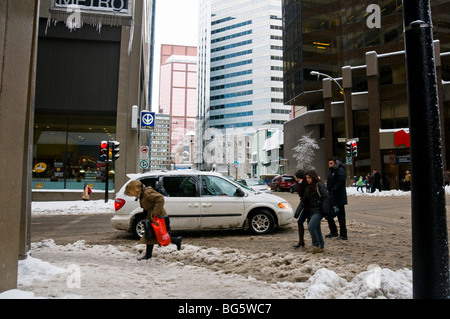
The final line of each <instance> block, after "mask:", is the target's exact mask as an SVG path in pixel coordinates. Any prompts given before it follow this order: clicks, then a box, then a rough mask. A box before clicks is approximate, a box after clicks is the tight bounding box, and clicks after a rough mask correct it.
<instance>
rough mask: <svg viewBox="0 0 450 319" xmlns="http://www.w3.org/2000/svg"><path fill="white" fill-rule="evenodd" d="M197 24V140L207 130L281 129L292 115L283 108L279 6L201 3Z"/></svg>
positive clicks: (269, 0)
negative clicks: (198, 31) (198, 129)
mask: <svg viewBox="0 0 450 319" xmlns="http://www.w3.org/2000/svg"><path fill="white" fill-rule="evenodd" d="M199 18H200V28H199V30H200V34H199V52H198V57H199V58H198V63H199V75H198V77H199V83H198V90H199V94H198V99H199V101H198V108H199V110H198V121H199V123H200V125H198V127H202V128H203V132H202V131H200V132H199V131H198V132H197V134H196V135H197V137H200V138H201V137H203V136H204V130H205V129H208V128H214V129H219V130H223V131H224V130H227V129H235V130H236V129H241V130H247V129H250V130H252V131H253V132H254V131H255V129H256V128H261V127H269V128H275V127H278V128H281V127H282V124H283V123H285V122H286V121H288V120H289V118H290V112H291V108H290V107H289V106H285V105H284V104H283V61H282V60H283V44H282V15H281V1H279V0H261V1H249V0H243V1H242V0H240V1H238V0H231V1H219V0H212V1H201V2H200V14H199ZM197 141H198V139H197ZM199 145H201V144H199V143H196V147H199ZM200 147H201V146H200ZM198 152H201V150H200V149H198ZM198 152H197V153H198Z"/></svg>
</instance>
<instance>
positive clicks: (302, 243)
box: [294, 227, 305, 248]
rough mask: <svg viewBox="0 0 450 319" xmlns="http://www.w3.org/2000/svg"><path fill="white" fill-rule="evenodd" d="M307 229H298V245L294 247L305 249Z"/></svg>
mask: <svg viewBox="0 0 450 319" xmlns="http://www.w3.org/2000/svg"><path fill="white" fill-rule="evenodd" d="M304 235H305V229H304V228H303V227H299V228H298V243H297V244H295V245H294V247H295V248H299V247H305V240H304Z"/></svg>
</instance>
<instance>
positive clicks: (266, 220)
mask: <svg viewBox="0 0 450 319" xmlns="http://www.w3.org/2000/svg"><path fill="white" fill-rule="evenodd" d="M128 177H129V178H130V181H131V180H133V179H137V180H139V181H141V182H142V183H143V184H144V185H146V186H151V187H153V188H154V189H155V190H157V191H158V192H160V193H161V194H163V195H164V197H165V205H164V208H165V209H166V211H167V214H168V215H169V217H170V228H171V230H173V231H177V230H207V229H225V228H227V229H228V228H241V229H249V230H250V231H251V232H252V233H253V234H257V235H262V234H268V233H270V232H271V231H272V230H273V228H274V227H276V226H283V225H286V224H288V223H289V222H290V220H291V218H292V217H293V210H292V207H291V205H290V204H289V203H288V202H287V201H286V200H284V199H283V198H281V197H278V196H275V195H272V194H267V193H261V192H254V191H252V190H250V189H248V188H246V187H243V186H242V185H240V184H239V183H237V182H233V181H231V180H229V179H227V178H226V177H224V176H222V175H221V174H219V173H214V172H202V171H195V170H182V171H181V170H180V171H156V172H148V173H143V174H131V175H128ZM130 181H128V182H127V183H129V182H130ZM127 183H125V185H124V186H123V187H122V188H121V189H120V190H119V192H118V193H117V194H116V198H115V214H114V216H113V218H112V219H111V224H112V226H113V227H114V228H115V229H119V230H125V231H129V232H132V233H133V234H134V236H135V237H137V238H140V237H142V235H143V233H144V224H143V221H144V219H145V218H146V215H145V214H144V212H143V209H142V208H141V207H140V205H139V201H136V199H135V198H134V197H130V196H127V195H125V193H124V192H125V186H126V184H127Z"/></svg>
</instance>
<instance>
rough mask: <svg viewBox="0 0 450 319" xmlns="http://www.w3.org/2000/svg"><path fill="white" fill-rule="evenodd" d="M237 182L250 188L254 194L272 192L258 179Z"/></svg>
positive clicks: (245, 179) (244, 179)
mask: <svg viewBox="0 0 450 319" xmlns="http://www.w3.org/2000/svg"><path fill="white" fill-rule="evenodd" d="M238 182H239V183H241V184H242V185H244V186H247V187H249V188H251V189H252V190H254V191H255V192H266V193H271V192H272V190H271V189H270V187H269V186H268V185H267V184H266V183H264V181H263V180H262V179H260V178H243V179H240V180H238Z"/></svg>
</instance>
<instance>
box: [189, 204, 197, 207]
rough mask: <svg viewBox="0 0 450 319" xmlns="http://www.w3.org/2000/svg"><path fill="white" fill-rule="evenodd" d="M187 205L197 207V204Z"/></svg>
mask: <svg viewBox="0 0 450 319" xmlns="http://www.w3.org/2000/svg"><path fill="white" fill-rule="evenodd" d="M188 206H189V207H193V208H197V207H198V204H189V205H188Z"/></svg>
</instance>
